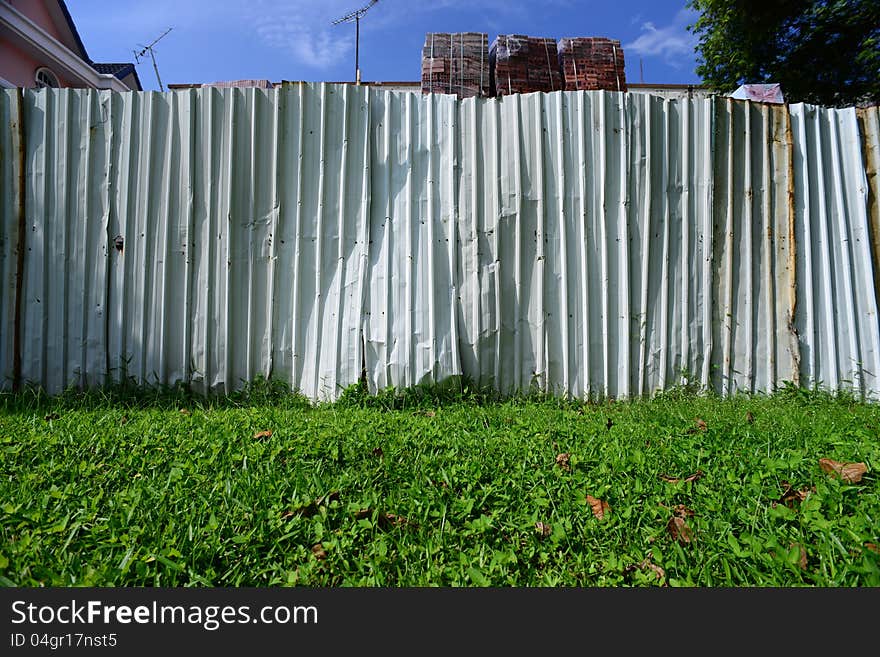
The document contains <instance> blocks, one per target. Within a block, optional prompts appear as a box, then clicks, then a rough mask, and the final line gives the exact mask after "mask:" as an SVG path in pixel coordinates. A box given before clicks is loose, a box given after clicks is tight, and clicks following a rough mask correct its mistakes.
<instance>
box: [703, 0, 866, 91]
mask: <svg viewBox="0 0 880 657" xmlns="http://www.w3.org/2000/svg"><path fill="white" fill-rule="evenodd" d="M688 6H689V7H691V8H693V9H695V10H696V11H697V12H699V14H700V16H699V18H698V19H697V21H696V23H695V24H694V25H691V26H690V28H689V29H690V30H691V31H692V32H693V33H694V34H696V35H697V36H698V37H699V45H698V46H697V52H698V55H699V61H698V66H697V74H698V75H700V77H702V79H703V80H704V82H705V83H706V84H707V85H709V86H710V87H712V88H714V89H715V90H717V91H720V92H723V93H727V92H730V91H733V90H734V89H736V88H737V87H738V86H739V85H740V84H748V83H762V82H778V83H780V84H781V85H782V91H783V93H784V94H785V96H786V100H789V101H791V102H801V101H803V102H808V103H814V104H817V105H834V106H842V105H854V104H863V103H880V0H690V1H689V3H688Z"/></svg>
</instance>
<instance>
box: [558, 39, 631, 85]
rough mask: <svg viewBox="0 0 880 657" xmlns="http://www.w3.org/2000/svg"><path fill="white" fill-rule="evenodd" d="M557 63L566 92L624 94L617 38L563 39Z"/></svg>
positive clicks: (622, 71)
mask: <svg viewBox="0 0 880 657" xmlns="http://www.w3.org/2000/svg"><path fill="white" fill-rule="evenodd" d="M559 64H560V68H562V74H563V76H564V77H565V89H566V91H594V90H604V91H626V74H625V73H624V70H623V69H624V61H623V49H622V48H621V47H620V41H618V40H616V39H606V38H604V37H577V38H574V39H562V40H560V42H559Z"/></svg>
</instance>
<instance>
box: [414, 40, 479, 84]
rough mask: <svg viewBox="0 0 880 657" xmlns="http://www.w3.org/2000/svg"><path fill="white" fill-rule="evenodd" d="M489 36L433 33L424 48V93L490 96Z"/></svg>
mask: <svg viewBox="0 0 880 657" xmlns="http://www.w3.org/2000/svg"><path fill="white" fill-rule="evenodd" d="M488 50H489V36H488V35H487V34H486V33H484V32H456V33H447V32H429V33H428V34H427V35H426V36H425V47H424V48H423V49H422V93H424V94H430V93H440V94H455V95H457V96H458V97H459V98H471V97H473V96H478V97H481V98H487V97H488V96H489V52H488Z"/></svg>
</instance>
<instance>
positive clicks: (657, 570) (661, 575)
mask: <svg viewBox="0 0 880 657" xmlns="http://www.w3.org/2000/svg"><path fill="white" fill-rule="evenodd" d="M646 568H647V569H648V570H651V571H653V573H654V574H655V575H657V579H659V580H660V581H661V582H663V586H666V581H665V580H666V571H665V570H663V569H662V568H661V567H660V566H658V565H657V564H655V563H652V562H651V557H648V558H647V559H643V560H642V561H641V562H639V563H636V564H630V565H629V566H627V567H626V568H624V569H623V572H624V573H631V572H633V571H634V570H645V569H646Z"/></svg>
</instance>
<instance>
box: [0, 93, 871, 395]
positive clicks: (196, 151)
mask: <svg viewBox="0 0 880 657" xmlns="http://www.w3.org/2000/svg"><path fill="white" fill-rule="evenodd" d="M2 93H3V95H2V96H0V100H2V104H0V118H2V119H3V126H4V131H3V134H2V135H0V149H2V153H3V154H4V157H3V158H2V160H0V176H2V185H3V187H2V188H3V196H2V200H0V203H2V209H3V220H2V244H0V246H2V248H0V258H2V260H0V270H2V276H3V286H2V289H0V311H2V313H3V317H4V322H3V333H2V336H0V362H2V365H3V368H4V377H5V383H4V385H7V387H8V385H9V382H10V378H11V374H12V371H13V361H14V354H13V351H15V349H14V345H13V339H12V337H11V336H12V327H13V326H15V325H18V326H19V327H20V330H21V335H22V336H23V340H22V344H21V345H20V352H21V353H20V356H21V369H22V376H23V378H24V380H26V381H30V382H34V383H39V384H41V385H43V386H45V387H46V388H47V389H48V390H49V391H51V392H57V391H59V390H61V389H63V388H64V387H66V386H68V385H82V386H88V385H95V384H100V383H103V382H104V381H106V380H120V379H121V378H123V377H132V378H134V379H135V380H137V381H143V382H147V383H165V384H173V383H175V382H177V381H186V382H190V383H192V384H193V385H194V386H195V387H196V388H197V389H201V390H206V389H211V390H222V391H228V390H232V389H235V388H238V387H240V386H241V385H242V384H243V383H244V382H245V381H249V380H252V379H254V378H255V377H257V376H265V377H267V378H277V379H281V380H283V381H285V382H287V383H288V384H289V385H290V386H291V387H292V388H294V389H298V390H300V391H301V392H303V393H304V394H306V395H307V396H309V397H310V398H313V399H333V398H335V397H337V396H338V395H339V394H340V392H341V391H342V390H343V389H344V388H345V387H347V386H348V385H350V384H352V383H354V382H356V381H357V380H359V378H360V377H361V376H362V375H365V376H366V380H367V383H368V385H369V387H370V389H371V390H373V391H375V390H378V389H382V388H384V387H386V386H396V387H400V386H410V385H415V384H418V383H421V382H430V381H442V380H444V379H446V378H448V377H450V376H455V375H465V376H468V377H470V378H472V379H474V380H475V381H476V382H477V383H479V384H481V385H489V386H493V387H495V388H497V389H499V390H502V391H503V392H513V391H517V390H527V389H530V388H536V389H540V390H545V391H549V392H553V393H558V394H567V395H572V396H576V397H630V396H634V395H649V394H652V393H654V392H656V391H658V390H665V389H668V388H669V387H670V386H673V385H679V384H684V383H694V384H698V385H700V386H701V387H705V388H711V389H714V390H717V391H718V392H720V393H722V394H734V393H736V392H739V391H748V392H758V391H771V390H773V389H774V388H776V387H778V386H779V385H781V384H782V383H783V382H784V381H795V382H799V383H801V384H805V385H811V384H814V383H815V384H821V385H823V386H827V387H829V388H831V389H834V390H838V389H852V390H854V391H856V392H858V393H860V394H864V395H867V396H874V395H876V394H877V393H878V392H880V381H878V378H877V377H878V372H880V363H878V362H877V359H878V358H880V334H878V321H877V286H876V281H877V278H878V276H877V270H876V268H875V266H874V262H875V261H874V257H875V256H876V255H877V250H878V246H877V245H878V244H880V240H878V238H877V235H878V234H880V232H878V228H880V217H878V209H877V208H878V204H877V198H878V178H877V171H878V159H880V155H878V153H880V143H878V133H880V130H878V116H877V108H869V109H865V110H859V111H858V112H857V111H856V110H854V109H852V110H826V109H819V108H814V107H809V106H803V105H794V106H792V107H791V110H790V112H789V111H788V108H787V107H785V106H771V105H762V104H755V103H749V102H741V101H734V100H731V99H724V98H715V99H711V98H710V99H700V100H687V99H682V100H667V99H662V98H657V97H651V96H647V95H641V94H632V95H630V94H622V93H610V92H565V93H562V92H557V93H552V94H526V95H512V96H507V97H504V98H502V99H488V100H485V99H467V100H463V101H459V100H457V99H455V98H454V97H452V96H444V95H431V96H423V95H421V94H412V93H405V92H391V91H383V90H378V89H369V88H367V87H355V86H351V85H329V84H287V85H284V86H283V87H281V88H276V89H271V90H265V89H255V88H252V89H211V88H203V89H197V90H196V89H193V90H186V91H180V92H171V93H167V94H159V93H129V94H117V93H113V92H107V91H100V92H98V91H86V90H41V91H27V92H26V93H25V94H24V98H25V106H24V114H25V126H26V174H25V175H26V180H25V181H26V187H27V196H26V199H25V200H26V208H27V217H26V219H27V222H26V233H25V242H26V249H27V251H26V252H25V255H26V258H25V261H24V264H25V267H24V279H23V288H22V295H21V300H22V304H21V308H22V313H21V316H20V317H19V318H18V320H17V321H16V319H15V317H14V308H15V299H16V296H17V295H16V292H15V278H16V276H15V268H16V265H15V247H14V244H13V242H15V240H16V239H17V228H16V219H15V212H16V207H17V205H16V203H17V201H16V194H15V188H14V186H15V179H16V177H17V176H18V175H19V174H18V171H17V166H16V164H15V162H14V161H13V160H10V158H8V157H6V153H7V152H9V149H14V148H15V144H16V139H17V137H16V136H15V130H14V124H15V121H14V120H13V117H14V115H15V113H16V112H17V105H16V102H17V100H16V94H15V92H14V91H12V92H9V91H4V92H2Z"/></svg>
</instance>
